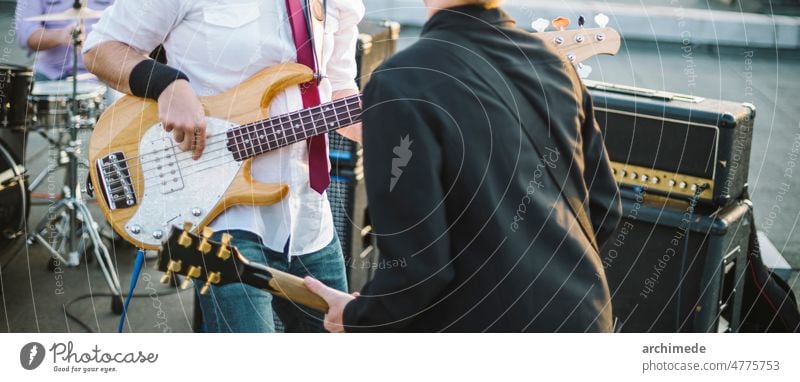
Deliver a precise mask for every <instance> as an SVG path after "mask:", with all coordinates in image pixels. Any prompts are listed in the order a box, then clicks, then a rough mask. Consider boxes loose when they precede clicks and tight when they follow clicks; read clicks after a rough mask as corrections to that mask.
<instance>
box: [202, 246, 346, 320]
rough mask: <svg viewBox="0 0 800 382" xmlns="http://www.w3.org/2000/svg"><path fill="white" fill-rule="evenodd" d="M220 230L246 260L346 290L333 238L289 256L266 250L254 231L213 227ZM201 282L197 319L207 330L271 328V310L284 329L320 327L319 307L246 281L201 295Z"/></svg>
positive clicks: (343, 270) (342, 262)
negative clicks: (314, 249)
mask: <svg viewBox="0 0 800 382" xmlns="http://www.w3.org/2000/svg"><path fill="white" fill-rule="evenodd" d="M223 232H228V233H230V234H231V235H232V236H233V240H232V241H231V244H232V245H233V246H235V247H236V248H238V249H239V252H240V253H241V254H242V256H244V257H245V258H247V259H248V260H250V261H252V262H256V263H260V264H264V265H267V266H270V267H272V268H275V269H277V270H279V271H283V272H287V273H291V274H293V275H295V276H298V277H305V276H313V277H314V278H316V279H317V280H320V281H322V282H323V283H324V284H325V285H328V286H329V287H331V288H336V289H338V290H341V291H347V278H346V276H345V268H344V257H343V256H342V246H341V244H340V243H339V238H338V236H336V233H335V232H334V235H333V240H332V241H331V242H330V244H328V245H327V246H326V247H325V248H322V249H321V250H319V251H317V252H313V253H309V254H307V255H303V256H299V257H293V258H292V259H291V261H289V260H288V259H287V258H286V256H284V255H283V254H282V253H279V252H275V251H272V250H270V249H268V248H267V247H265V246H264V245H263V244H262V243H261V239H260V238H259V237H258V236H257V235H256V234H254V233H251V232H247V231H240V230H231V231H220V232H216V233H215V234H214V236H213V237H212V239H213V240H217V241H218V240H219V238H220V237H221V236H222V233H223ZM201 285H202V284H201V283H199V282H195V291H196V292H197V295H198V296H199V299H200V308H201V309H202V311H203V320H204V322H205V325H206V331H207V332H209V333H271V332H274V331H275V318H274V316H273V311H274V313H276V314H277V315H278V317H279V318H280V319H281V321H282V322H283V325H284V327H285V329H286V332H324V331H325V328H324V327H323V324H322V321H323V317H324V315H323V313H320V312H317V311H315V310H312V309H310V308H306V307H304V306H302V305H298V304H294V303H292V302H290V301H287V300H285V299H283V298H280V297H274V298H273V296H272V295H271V294H269V293H267V292H265V291H263V290H261V289H258V288H256V287H252V286H250V285H246V284H239V283H236V284H227V285H223V286H219V287H216V286H212V287H211V289H210V291H209V293H208V294H207V295H205V296H201V295H200V294H199V288H200V286H201Z"/></svg>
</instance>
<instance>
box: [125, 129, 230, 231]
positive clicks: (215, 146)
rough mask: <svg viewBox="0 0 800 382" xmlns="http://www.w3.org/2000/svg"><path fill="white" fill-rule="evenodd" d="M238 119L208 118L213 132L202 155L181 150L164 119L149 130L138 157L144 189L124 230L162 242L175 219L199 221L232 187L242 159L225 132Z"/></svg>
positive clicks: (143, 139) (209, 130) (180, 224)
mask: <svg viewBox="0 0 800 382" xmlns="http://www.w3.org/2000/svg"><path fill="white" fill-rule="evenodd" d="M236 126H237V125H236V124H234V123H231V122H228V121H225V120H221V119H217V118H206V130H207V132H208V136H209V138H208V139H207V140H206V148H205V151H204V152H203V155H202V156H201V157H200V159H198V160H192V154H191V152H182V151H181V150H180V148H178V145H177V144H176V143H175V141H174V140H173V138H172V134H171V133H167V132H165V131H164V129H163V127H162V126H161V124H160V123H159V124H156V125H153V126H152V127H150V129H149V130H148V131H147V132H146V133H145V134H144V136H143V137H142V139H141V141H140V143H139V159H140V161H139V163H140V164H141V166H142V171H143V174H144V195H137V198H138V203H137V206H138V209H137V210H136V214H134V215H133V217H132V218H131V219H130V220H129V221H128V223H127V224H126V226H125V231H126V232H127V233H128V234H129V235H131V237H133V238H134V239H136V240H137V241H139V242H142V243H143V244H146V245H153V246H158V245H161V239H162V238H163V237H164V236H166V235H167V234H168V233H169V229H170V227H171V226H173V225H178V226H182V225H183V223H184V222H187V221H188V222H192V224H193V225H195V226H196V225H198V224H199V223H200V222H202V221H203V220H205V218H206V217H207V216H208V213H209V212H210V211H211V210H212V209H213V208H214V206H215V205H216V204H217V203H218V202H219V201H220V199H221V198H222V196H223V195H224V194H225V191H226V190H227V189H228V187H230V185H231V183H232V182H233V180H234V178H235V177H236V174H237V173H238V172H239V169H240V168H241V167H242V165H243V162H237V161H235V160H234V159H233V156H232V155H231V152H230V151H228V149H227V137H226V135H225V132H226V131H227V130H228V129H230V128H232V127H236Z"/></svg>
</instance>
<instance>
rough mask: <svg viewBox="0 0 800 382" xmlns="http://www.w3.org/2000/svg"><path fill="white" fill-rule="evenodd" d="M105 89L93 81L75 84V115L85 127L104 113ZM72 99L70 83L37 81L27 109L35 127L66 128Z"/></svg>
mask: <svg viewBox="0 0 800 382" xmlns="http://www.w3.org/2000/svg"><path fill="white" fill-rule="evenodd" d="M105 93H106V87H105V86H104V85H102V84H100V83H98V82H94V81H78V92H77V97H76V99H77V103H78V116H80V117H81V121H82V122H84V123H87V124H94V122H95V121H96V120H97V118H98V117H99V116H100V113H102V111H103V97H104V96H105ZM71 98H72V81H70V80H63V81H39V82H36V83H34V84H33V91H31V95H30V97H29V99H30V106H31V115H32V116H33V118H34V125H35V126H39V127H48V128H66V127H69V124H70V123H69V116H68V112H69V104H70V99H71Z"/></svg>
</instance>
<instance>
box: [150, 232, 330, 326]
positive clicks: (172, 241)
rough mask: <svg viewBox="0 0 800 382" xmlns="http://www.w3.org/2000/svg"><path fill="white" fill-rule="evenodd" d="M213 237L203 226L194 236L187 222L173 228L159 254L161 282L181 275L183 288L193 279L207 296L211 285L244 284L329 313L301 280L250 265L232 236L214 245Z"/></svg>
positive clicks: (274, 270)
mask: <svg viewBox="0 0 800 382" xmlns="http://www.w3.org/2000/svg"><path fill="white" fill-rule="evenodd" d="M213 234H214V231H213V230H211V229H210V228H208V227H206V228H203V230H202V234H201V235H197V234H195V233H193V232H192V224H191V223H188V222H187V223H185V224H184V225H183V229H181V228H178V227H172V230H171V231H170V234H169V237H167V239H166V241H164V242H163V243H162V245H161V251H159V254H158V270H160V271H161V272H164V277H162V278H161V282H162V283H165V284H167V283H169V282H170V281H171V280H172V278H173V277H174V276H175V275H182V276H184V277H185V279H184V280H183V283H182V284H181V288H182V289H187V288H189V287H190V286H191V285H192V280H198V281H201V282H203V287H202V288H200V294H206V293H208V290H209V289H210V288H211V286H212V285H216V286H220V285H225V284H232V283H244V284H248V285H250V286H253V287H256V288H259V289H263V290H265V291H267V292H269V293H272V294H273V295H275V296H278V297H281V298H285V299H288V300H289V301H292V302H295V303H298V304H301V305H305V306H307V307H309V308H312V309H315V310H317V311H320V312H323V313H325V312H327V311H328V303H327V302H325V300H324V299H323V298H322V297H320V296H318V295H316V294H314V293H313V292H311V291H310V290H308V288H306V286H305V284H304V283H303V279H301V278H299V277H297V276H294V275H291V274H288V273H286V272H281V271H279V270H277V269H273V268H270V267H267V266H265V265H262V264H258V263H256V262H252V263H251V262H250V261H248V260H247V259H246V258H244V257H243V256H242V255H241V254H240V253H239V250H238V249H236V247H234V246H232V245H231V239H232V237H231V235H229V234H227V233H223V234H222V238H221V240H220V241H219V242H217V241H214V240H211V236H212V235H213Z"/></svg>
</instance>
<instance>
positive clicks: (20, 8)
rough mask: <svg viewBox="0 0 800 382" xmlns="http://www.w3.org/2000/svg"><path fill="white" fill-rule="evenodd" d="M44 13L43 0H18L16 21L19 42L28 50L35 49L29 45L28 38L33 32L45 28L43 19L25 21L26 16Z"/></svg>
mask: <svg viewBox="0 0 800 382" xmlns="http://www.w3.org/2000/svg"><path fill="white" fill-rule="evenodd" d="M42 14H44V6H43V4H42V0H18V1H17V11H16V13H15V20H14V21H15V23H16V25H17V30H16V33H17V44H19V46H21V47H22V48H24V49H27V50H28V52H32V51H33V50H32V49H31V48H29V47H28V39H29V38H30V37H31V35H32V34H33V32H35V31H36V30H38V29H41V28H44V24H43V23H42V22H41V21H25V19H26V18H28V17H32V16H39V15H42Z"/></svg>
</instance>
